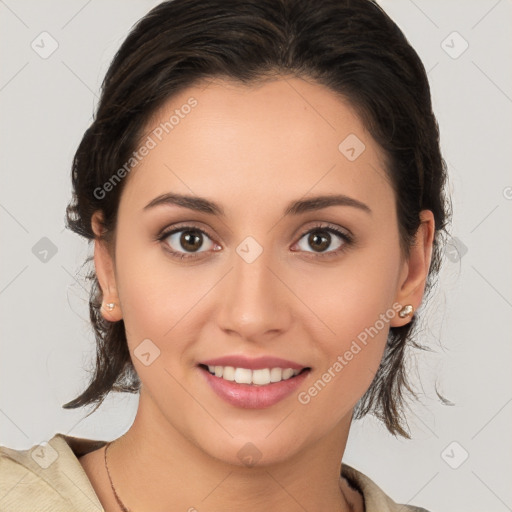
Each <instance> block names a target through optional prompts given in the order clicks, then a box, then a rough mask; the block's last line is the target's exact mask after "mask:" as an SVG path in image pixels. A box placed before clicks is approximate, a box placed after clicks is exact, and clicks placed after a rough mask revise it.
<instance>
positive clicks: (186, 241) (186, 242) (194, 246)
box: [180, 231, 201, 251]
mask: <svg viewBox="0 0 512 512" xmlns="http://www.w3.org/2000/svg"><path fill="white" fill-rule="evenodd" d="M190 233H192V234H190ZM194 239H195V242H196V243H194ZM180 243H181V245H182V247H183V248H184V249H186V250H187V251H197V250H198V249H199V248H200V247H201V237H200V234H199V233H198V231H185V232H184V233H183V234H182V235H181V240H180Z"/></svg>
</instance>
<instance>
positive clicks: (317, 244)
mask: <svg viewBox="0 0 512 512" xmlns="http://www.w3.org/2000/svg"><path fill="white" fill-rule="evenodd" d="M333 235H335V236H334V237H333ZM304 240H305V243H304ZM347 241H348V237H347V235H345V234H344V233H342V232H341V231H337V230H335V229H333V228H327V227H326V228H315V229H313V230H310V231H308V232H307V233H305V234H304V235H303V236H302V238H301V239H300V240H299V242H298V245H299V248H300V250H302V251H306V252H318V253H324V252H329V253H331V252H336V251H337V250H338V249H339V248H340V247H342V246H343V245H344V244H345V243H346V242H347ZM333 244H334V245H333ZM308 247H310V248H312V249H313V251H309V250H308ZM329 247H330V248H331V250H329V251H328V250H327V249H329Z"/></svg>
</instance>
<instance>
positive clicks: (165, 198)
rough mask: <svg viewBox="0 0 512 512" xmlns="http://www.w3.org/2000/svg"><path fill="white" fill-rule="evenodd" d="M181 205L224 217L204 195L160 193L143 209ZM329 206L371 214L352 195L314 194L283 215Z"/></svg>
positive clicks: (294, 203) (365, 206) (289, 207)
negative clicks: (348, 208) (348, 207)
mask: <svg viewBox="0 0 512 512" xmlns="http://www.w3.org/2000/svg"><path fill="white" fill-rule="evenodd" d="M164 205H166V206H171V205H174V206H181V207H183V208H188V209H189V210H194V211H197V212H202V213H207V214H210V215H216V216H219V217H225V216H226V214H225V211H224V209H223V208H222V206H220V205H219V204H217V203H215V202H213V201H210V200H209V199H205V198H204V197H198V196H189V195H184V194H174V193H167V194H162V195H160V196H158V197H155V198H154V199H153V200H152V201H151V202H150V203H148V204H147V205H146V206H145V207H144V210H145V211H147V210H150V209H152V208H155V207H157V206H164ZM330 206H350V207H353V208H357V209H359V210H362V211H364V212H366V213H369V214H370V215H371V213H372V210H371V209H370V207H369V206H368V205H366V204H365V203H363V202H361V201H359V200H357V199H354V198H352V197H349V196H346V195H344V194H337V195H322V196H316V197H312V198H309V199H302V200H297V201H292V202H291V203H289V205H288V206H287V207H286V208H285V210H284V213H283V215H284V216H287V215H300V214H301V213H306V212H310V211H316V210H321V209H323V208H329V207H330Z"/></svg>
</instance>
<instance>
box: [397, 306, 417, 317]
mask: <svg viewBox="0 0 512 512" xmlns="http://www.w3.org/2000/svg"><path fill="white" fill-rule="evenodd" d="M413 311H414V308H413V307H412V306H411V304H407V306H404V307H403V308H402V309H401V310H400V311H399V313H398V316H399V317H400V318H405V317H406V316H409V315H412V313H413Z"/></svg>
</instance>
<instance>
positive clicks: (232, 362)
mask: <svg viewBox="0 0 512 512" xmlns="http://www.w3.org/2000/svg"><path fill="white" fill-rule="evenodd" d="M200 364H204V365H206V366H233V367H234V368H247V369H248V370H261V369H263V368H292V369H293V370H302V369H304V368H308V367H307V366H304V365H302V364H299V363H295V362H293V361H288V360H286V359H281V358H280V357H274V356H260V357H252V358H251V357H247V356H242V355H231V356H223V357H217V358H215V359H208V360H207V361H201V363H200Z"/></svg>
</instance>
